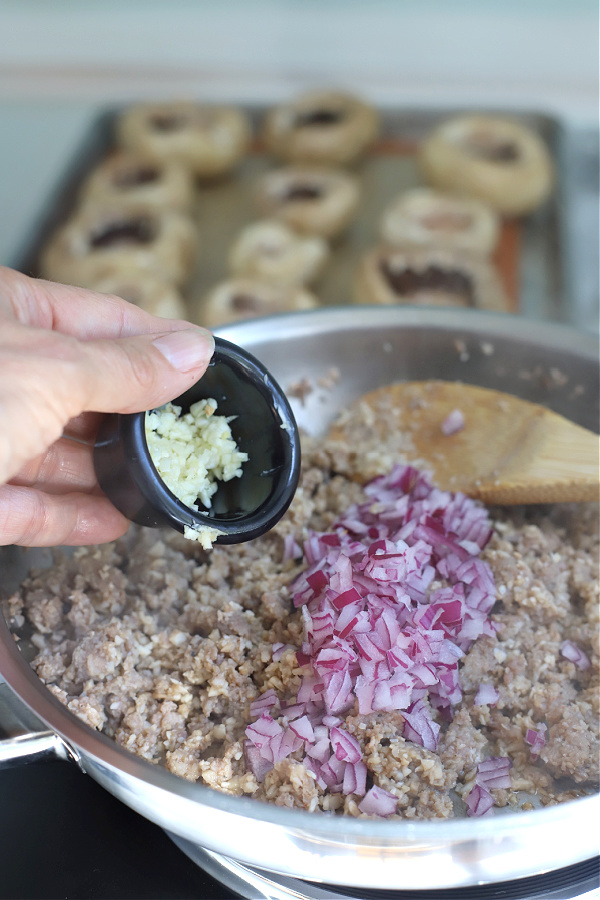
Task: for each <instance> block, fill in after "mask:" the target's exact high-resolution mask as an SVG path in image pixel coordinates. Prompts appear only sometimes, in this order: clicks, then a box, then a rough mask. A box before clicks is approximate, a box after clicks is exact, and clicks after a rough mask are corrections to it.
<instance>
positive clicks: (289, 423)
mask: <svg viewBox="0 0 600 900" xmlns="http://www.w3.org/2000/svg"><path fill="white" fill-rule="evenodd" d="M209 398H212V399H214V400H216V402H217V407H218V414H219V415H223V416H234V417H235V418H233V419H232V421H231V422H230V428H231V433H232V436H233V438H234V440H235V442H236V444H237V447H238V449H239V450H240V451H242V452H245V453H247V454H248V460H247V462H245V463H244V464H243V466H242V475H241V476H240V477H238V478H232V479H231V480H230V481H226V482H222V481H219V482H217V485H218V487H217V491H216V493H215V494H214V495H213V497H212V503H211V508H210V509H207V510H204V509H202V507H201V506H200V510H199V511H196V510H194V509H191V508H190V507H189V506H186V504H185V503H183V502H182V501H181V500H179V499H178V498H177V497H176V496H175V494H173V493H172V492H171V491H170V490H169V488H168V487H167V486H166V484H165V483H164V481H163V480H162V478H161V477H160V475H159V474H158V471H157V469H156V466H155V465H154V463H153V461H152V458H151V456H150V451H149V450H148V444H147V442H146V428H145V424H146V413H145V412H139V413H129V414H122V415H121V414H117V413H113V414H109V415H107V416H105V418H104V419H103V420H102V422H101V425H100V429H99V431H98V435H97V438H96V443H95V446H94V467H95V470H96V475H97V478H98V482H99V484H100V487H101V488H102V490H103V491H104V493H105V494H106V495H107V497H108V498H109V500H110V501H111V502H112V503H113V505H114V506H116V508H117V509H118V510H119V511H120V512H121V513H123V515H124V516H125V517H126V518H128V519H130V520H131V521H132V522H136V523H137V524H139V525H147V526H150V527H152V528H158V527H163V526H171V527H172V528H175V529H176V530H177V531H180V532H181V533H183V531H184V527H185V526H189V527H191V528H194V529H198V528H202V527H207V528H214V529H217V530H218V531H219V532H220V534H219V535H218V537H217V538H216V541H215V543H217V544H236V543H241V542H242V541H249V540H251V539H252V538H255V537H258V536H259V535H261V534H264V533H265V532H266V531H268V530H269V529H270V528H272V527H273V525H275V523H276V522H278V521H279V519H280V518H281V516H282V515H283V514H284V512H285V511H286V510H287V508H288V507H289V505H290V503H291V501H292V498H293V496H294V493H295V491H296V488H297V486H298V479H299V475H300V439H299V435H298V427H297V425H296V421H295V419H294V414H293V412H292V409H291V407H290V404H289V402H288V400H287V398H286V396H285V394H284V392H283V390H282V389H281V387H280V386H279V385H278V384H277V382H276V381H275V379H274V378H273V376H272V375H271V374H270V373H269V372H268V370H267V369H266V368H265V367H264V366H263V365H262V363H261V362H259V360H257V359H256V358H255V357H254V356H252V354H251V353H248V352H247V351H245V350H243V349H242V348H241V347H237V346H236V345H235V344H232V343H230V342H229V341H225V340H223V339H222V338H215V352H214V355H213V357H212V359H211V361H210V363H209V365H208V368H207V370H206V372H205V374H204V375H203V376H202V378H201V379H200V380H199V381H197V382H196V384H194V385H193V386H192V387H191V388H190V389H189V390H187V391H186V392H185V393H184V394H182V395H181V396H180V397H176V398H175V399H174V400H173V403H174V404H176V405H177V406H181V407H182V410H183V412H184V413H185V412H187V411H188V410H189V408H190V406H191V405H192V404H193V403H196V402H198V401H199V400H206V399H209Z"/></svg>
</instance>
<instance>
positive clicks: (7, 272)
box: [0, 266, 190, 340]
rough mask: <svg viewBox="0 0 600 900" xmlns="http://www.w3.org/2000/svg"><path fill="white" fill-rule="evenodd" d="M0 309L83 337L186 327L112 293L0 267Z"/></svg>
mask: <svg viewBox="0 0 600 900" xmlns="http://www.w3.org/2000/svg"><path fill="white" fill-rule="evenodd" d="M0 310H4V311H6V312H7V313H8V314H9V315H11V314H12V317H13V318H15V319H16V320H17V321H18V322H21V323H22V324H24V325H32V326H33V327H36V328H48V329H51V330H54V331H60V332H61V333H62V334H69V335H72V336H75V337H78V338H80V339H82V340H96V339H100V338H121V337H131V336H133V335H138V334H159V333H163V334H164V333H165V332H167V331H179V330H181V329H183V328H189V327H190V325H189V322H185V321H183V320H181V319H163V318H159V317H158V316H152V315H150V313H147V312H145V311H144V310H143V309H140V308H139V307H137V306H134V304H133V303H127V301H126V300H122V299H121V298H120V297H115V296H113V295H112V294H99V293H97V292H95V291H88V290H85V289H84V288H79V287H74V286H72V285H68V284H55V283H54V282H52V281H43V280H42V279H37V278H29V277H28V276H27V275H23V274H21V273H20V272H16V271H14V269H8V268H6V267H5V266H0Z"/></svg>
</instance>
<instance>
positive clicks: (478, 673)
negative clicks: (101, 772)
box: [5, 439, 599, 819]
mask: <svg viewBox="0 0 600 900" xmlns="http://www.w3.org/2000/svg"><path fill="white" fill-rule="evenodd" d="M338 451H339V448H336V447H334V446H330V445H328V443H327V441H321V442H319V443H317V442H315V441H312V440H308V439H307V440H306V441H305V446H304V453H303V475H302V481H301V485H300V487H299V489H298V492H297V495H296V497H295V500H294V502H293V504H292V507H291V508H290V510H289V512H288V513H287V514H286V516H285V517H284V518H283V519H282V520H281V522H280V523H279V524H278V525H277V526H276V527H275V528H274V529H273V530H272V531H271V532H270V533H269V534H267V535H265V536H264V537H262V538H260V539H257V540H255V541H252V542H249V543H246V544H241V545H237V546H234V547H216V548H215V549H214V550H213V551H212V552H205V551H204V550H203V549H202V548H201V547H198V546H196V545H193V544H191V543H190V542H187V541H185V540H184V539H183V538H180V537H179V536H178V535H177V534H175V533H174V532H173V533H171V532H169V533H160V532H157V531H154V530H151V529H140V528H137V527H132V528H131V529H130V530H129V532H128V533H127V535H125V537H123V538H122V539H120V540H119V541H117V542H115V543H112V544H108V545H105V546H101V547H90V548H79V549H77V550H75V552H74V553H73V554H72V555H71V556H69V555H68V554H65V555H59V556H58V557H57V558H56V560H55V564H54V566H53V567H52V568H51V569H48V570H45V571H39V572H36V573H33V574H32V575H31V576H30V577H29V579H28V580H27V581H26V583H24V584H23V586H22V588H21V589H20V591H19V592H18V593H17V594H15V595H14V596H13V597H11V598H9V600H8V601H6V603H5V615H6V617H7V619H8V620H9V624H12V627H13V628H14V630H15V631H16V632H18V633H20V634H21V635H23V636H24V637H26V638H27V640H28V641H30V642H32V643H33V646H34V648H35V657H34V659H33V662H32V665H33V667H34V669H35V671H36V672H37V674H38V675H39V677H40V678H41V680H42V681H43V682H44V683H45V684H46V685H47V686H48V688H49V689H50V690H51V691H52V692H53V693H54V694H55V695H56V696H57V697H58V698H59V699H60V700H61V701H62V702H63V703H64V704H65V705H66V706H67V707H68V708H69V709H70V710H71V711H72V712H73V713H74V714H75V715H76V716H78V717H79V718H80V719H81V720H83V721H84V722H86V723H87V724H88V725H90V726H91V727H92V728H95V729H99V730H102V731H103V732H104V733H105V734H107V735H109V736H110V737H112V738H113V739H114V740H115V741H116V742H117V743H118V744H120V745H121V746H122V747H124V748H125V749H127V750H129V751H131V752H132V753H135V754H138V755H139V756H142V757H143V758H145V759H147V760H149V761H150V762H152V763H155V764H160V765H163V766H165V767H166V768H167V769H169V770H170V771H171V772H174V773H175V774H177V775H179V776H181V777H183V778H187V779H190V780H192V781H199V782H202V783H204V784H207V785H209V786H210V787H212V788H215V789H218V790H221V791H225V792H228V793H230V794H234V795H250V796H253V797H255V798H257V799H260V800H265V801H269V802H272V803H275V804H278V805H280V806H287V807H296V808H301V809H308V810H310V811H315V810H327V811H335V812H338V813H346V814H349V815H352V816H359V815H362V814H363V813H361V811H360V809H359V807H358V804H359V801H360V797H357V796H356V795H354V794H351V793H350V794H345V793H342V792H331V791H329V790H327V789H323V788H322V787H320V786H319V785H318V783H317V782H316V781H315V778H314V776H313V775H311V773H310V772H309V771H308V769H307V767H306V766H305V765H304V763H303V762H302V761H301V757H300V755H298V754H294V753H292V754H291V755H289V756H288V758H286V759H283V760H281V761H280V762H277V763H276V764H275V765H274V766H273V767H272V768H271V770H270V771H269V772H268V773H267V774H266V775H265V776H264V779H263V780H262V781H259V780H258V778H257V777H256V776H255V774H253V773H252V771H250V770H249V769H248V768H247V766H246V761H245V757H244V740H245V729H246V727H247V726H248V724H249V723H250V722H251V721H252V716H251V713H250V706H251V704H252V702H253V701H254V700H256V698H257V697H259V695H260V694H262V693H263V692H265V691H267V690H269V689H273V690H274V691H275V692H276V693H277V695H278V696H280V697H282V698H294V697H295V695H296V693H297V691H298V689H299V686H300V684H301V671H300V670H299V668H298V662H297V659H296V651H297V650H298V649H299V648H300V647H301V645H302V641H303V624H302V615H301V612H302V611H301V610H300V609H295V608H294V607H293V604H292V601H291V592H290V584H291V582H292V580H293V579H294V577H295V576H296V575H298V574H299V573H300V572H301V571H302V569H303V567H304V562H303V559H302V551H301V547H302V543H303V539H304V538H305V537H306V535H307V533H308V530H309V529H314V530H317V531H324V530H326V529H328V528H329V527H330V526H331V525H332V523H333V522H334V521H335V520H336V518H337V517H338V516H339V515H340V514H341V513H342V512H343V511H344V510H346V509H347V508H348V507H349V506H350V504H352V503H354V502H356V501H359V500H360V499H361V496H362V488H361V487H360V486H359V484H357V483H356V481H355V480H353V479H352V478H351V477H350V475H352V474H353V472H354V473H355V469H356V465H357V460H356V457H355V454H354V453H352V454H350V455H348V454H346V457H345V462H344V458H343V457H341V456H340V454H339V452H338ZM370 452H371V454H372V453H374V452H375V450H374V449H373V448H372V449H371V451H370ZM491 514H492V521H493V524H494V530H493V536H492V538H491V540H490V541H489V543H488V544H487V547H486V548H485V550H484V551H483V553H482V559H484V560H485V561H486V562H487V563H488V564H489V566H490V567H491V569H492V572H493V575H494V579H495V583H496V590H497V600H496V604H495V606H494V608H493V610H492V620H493V621H494V622H495V623H496V624H497V626H498V630H497V633H496V634H495V636H482V637H480V638H478V639H477V640H476V641H475V642H474V643H473V645H472V646H471V648H470V649H469V651H468V652H467V653H466V655H465V656H464V657H463V659H462V660H461V662H460V678H461V684H462V689H463V698H462V701H461V702H460V704H459V705H458V706H456V707H455V708H454V710H453V717H452V719H451V721H448V720H447V718H446V719H441V718H440V721H439V724H440V732H439V741H438V743H437V747H436V749H435V751H433V750H428V749H425V748H424V747H422V746H419V745H418V744H415V743H412V742H411V741H410V740H408V739H406V738H405V737H403V736H402V715H401V713H400V712H385V713H384V712H379V713H370V714H368V715H360V714H359V713H358V708H357V707H355V708H354V709H351V710H350V711H349V712H348V713H346V714H345V715H344V716H343V719H344V727H345V728H346V730H347V731H348V732H349V733H350V734H351V735H352V736H353V739H356V740H357V741H358V743H359V744H360V748H361V751H362V754H363V760H364V762H365V763H366V766H367V785H368V786H371V785H377V786H379V787H381V788H383V789H384V790H385V791H388V792H389V793H392V794H393V795H394V796H395V798H396V800H397V813H396V814H397V815H398V816H401V817H405V818H426V819H437V818H446V817H450V816H453V815H463V814H464V811H465V806H464V803H463V801H462V799H461V798H462V797H463V796H465V795H466V794H467V792H468V791H469V790H470V789H471V788H472V787H473V784H474V781H475V777H476V772H477V766H478V764H479V763H480V762H481V761H482V760H483V759H484V758H485V757H488V756H498V757H502V756H508V757H510V760H511V761H512V769H511V788H510V789H501V790H496V791H493V794H494V800H495V803H496V805H501V806H502V805H507V804H508V805H511V806H514V807H519V808H524V809H527V808H531V806H532V804H533V805H538V804H540V803H541V804H551V803H555V802H559V801H561V800H568V799H572V798H575V797H578V796H580V795H581V794H582V793H584V792H589V791H590V790H593V789H594V786H595V785H596V784H597V782H598V758H599V745H598V649H599V645H598V599H599V598H598V510H597V507H591V506H590V507H588V506H579V507H571V506H564V507H556V508H554V509H553V510H551V511H548V509H547V508H543V509H539V510H537V511H536V510H534V509H533V508H512V509H505V510H498V509H496V510H492V511H491ZM565 641H567V642H572V643H573V644H575V645H577V647H579V648H581V650H582V651H583V652H584V653H585V655H586V658H587V659H588V660H589V663H590V664H589V665H588V666H585V667H580V666H577V665H576V664H575V663H573V662H572V661H570V660H569V659H568V658H567V657H565V655H564V654H563V653H562V652H561V647H562V646H564V642H565ZM274 645H277V646H278V647H279V648H280V650H279V652H278V653H277V654H275V658H274V652H273V646H274ZM482 682H486V683H489V682H491V683H493V685H494V686H495V688H496V689H497V692H498V695H499V696H498V700H497V702H496V703H495V704H490V705H488V704H485V703H484V704H480V705H476V704H475V696H476V693H477V691H478V688H479V686H480V684H481V683H482ZM541 726H544V727H545V729H546V735H547V739H546V743H545V745H544V746H543V747H542V748H541V750H540V751H539V753H538V754H532V752H531V742H530V741H529V742H528V741H527V740H526V736H527V734H528V732H529V733H531V730H532V729H533V730H535V729H538V728H540V727H541Z"/></svg>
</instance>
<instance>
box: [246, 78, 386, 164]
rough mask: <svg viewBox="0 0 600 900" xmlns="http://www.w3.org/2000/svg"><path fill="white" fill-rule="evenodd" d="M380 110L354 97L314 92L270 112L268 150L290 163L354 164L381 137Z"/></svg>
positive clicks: (265, 133)
mask: <svg viewBox="0 0 600 900" xmlns="http://www.w3.org/2000/svg"><path fill="white" fill-rule="evenodd" d="M379 129H380V123H379V115H378V113H377V111H376V110H375V109H374V108H373V107H372V106H370V105H369V104H368V103H365V102H364V101H363V100H360V99H359V98H358V97H355V96H353V95H352V94H348V93H343V92H340V91H311V92H309V93H306V94H302V95H301V96H299V97H297V98H296V99H295V100H292V101H291V102H289V103H282V104H281V105H279V106H277V107H275V108H274V109H272V110H270V112H269V113H268V114H267V116H266V118H265V122H264V128H263V138H264V141H265V144H266V147H267V149H268V150H269V151H270V152H271V153H273V154H275V156H278V157H279V158H280V159H284V160H287V161H288V162H308V163H324V164H330V165H345V164H347V163H352V162H354V161H355V160H356V159H358V158H359V157H360V156H362V155H363V154H364V153H365V151H366V150H367V149H368V148H369V147H370V146H371V144H373V142H374V141H375V140H376V138H377V137H378V135H379Z"/></svg>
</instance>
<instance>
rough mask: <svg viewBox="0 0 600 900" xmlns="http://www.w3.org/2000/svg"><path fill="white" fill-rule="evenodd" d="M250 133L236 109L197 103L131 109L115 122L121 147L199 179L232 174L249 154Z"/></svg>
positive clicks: (241, 115) (243, 114)
mask: <svg viewBox="0 0 600 900" xmlns="http://www.w3.org/2000/svg"><path fill="white" fill-rule="evenodd" d="M250 137H251V129H250V123H249V120H248V117H247V116H246V114H245V113H244V112H243V111H242V110H241V109H238V108H236V107H229V106H201V105H199V104H197V103H186V102H180V103H150V104H142V105H139V106H132V107H131V108H130V109H128V110H126V111H125V112H124V113H123V114H122V115H121V118H120V119H119V121H118V123H117V139H118V141H119V143H120V144H121V146H123V147H126V148H128V149H130V150H138V151H140V152H142V153H145V154H146V155H147V156H149V157H150V158H151V159H157V160H161V161H175V162H179V163H182V164H183V165H186V166H188V167H189V168H190V169H191V170H192V171H193V172H194V173H195V174H196V175H198V176H199V177H201V178H210V177H214V176H218V175H223V174H225V173H228V172H230V171H231V170H232V169H233V168H235V166H237V164H238V163H239V162H240V160H241V159H242V158H243V157H244V155H245V154H246V152H247V150H248V145H249V142H250Z"/></svg>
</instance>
